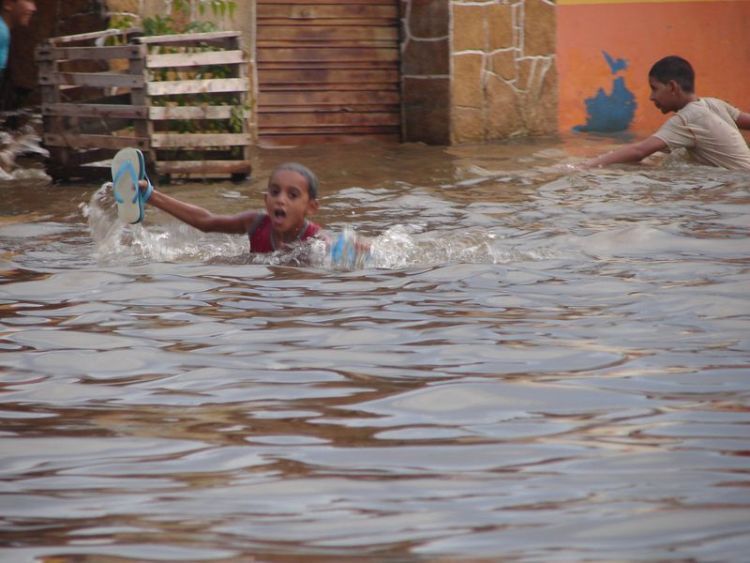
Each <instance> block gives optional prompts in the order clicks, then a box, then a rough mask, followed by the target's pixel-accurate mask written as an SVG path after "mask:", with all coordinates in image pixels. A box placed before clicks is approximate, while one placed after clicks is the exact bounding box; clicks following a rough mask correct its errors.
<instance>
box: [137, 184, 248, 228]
mask: <svg viewBox="0 0 750 563" xmlns="http://www.w3.org/2000/svg"><path fill="white" fill-rule="evenodd" d="M145 185H146V183H145V182H144V181H141V183H140V186H141V190H143V189H144V188H145ZM148 202H149V203H150V204H151V205H153V206H155V207H158V208H159V209H161V210H162V211H165V212H166V213H169V214H170V215H172V216H173V217H176V218H177V219H179V220H180V221H183V222H184V223H187V224H188V225H190V226H192V227H195V228H196V229H199V230H201V231H203V232H204V233H208V232H212V233H227V234H244V233H246V232H247V227H248V226H249V225H250V223H251V222H252V220H253V218H254V217H255V215H256V213H255V212H254V211H245V212H243V213H238V214H236V215H215V214H213V213H211V212H210V211H208V210H207V209H204V208H202V207H199V206H197V205H193V204H191V203H185V202H184V201H180V200H178V199H175V198H173V197H171V196H168V195H166V194H164V193H162V192H159V191H157V190H154V191H153V192H151V197H150V198H149V200H148Z"/></svg>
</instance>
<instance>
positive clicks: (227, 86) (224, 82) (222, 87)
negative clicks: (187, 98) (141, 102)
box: [146, 78, 249, 96]
mask: <svg viewBox="0 0 750 563" xmlns="http://www.w3.org/2000/svg"><path fill="white" fill-rule="evenodd" d="M248 87H249V86H248V83H247V79H246V78H211V79H208V80H169V81H165V82H149V83H148V85H147V87H146V89H147V92H148V94H149V95H150V96H170V95H178V94H216V93H219V92H241V93H245V92H247V90H248Z"/></svg>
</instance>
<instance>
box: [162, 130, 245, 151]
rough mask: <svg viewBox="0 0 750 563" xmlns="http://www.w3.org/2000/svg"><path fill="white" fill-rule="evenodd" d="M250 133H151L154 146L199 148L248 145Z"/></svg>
mask: <svg viewBox="0 0 750 563" xmlns="http://www.w3.org/2000/svg"><path fill="white" fill-rule="evenodd" d="M250 142H251V138H250V135H248V134H245V133H153V134H152V135H151V146H152V147H154V148H182V147H185V148H189V147H193V148H199V147H225V146H237V145H239V146H242V145H249V144H250Z"/></svg>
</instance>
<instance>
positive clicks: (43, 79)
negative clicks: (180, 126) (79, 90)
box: [39, 72, 146, 88]
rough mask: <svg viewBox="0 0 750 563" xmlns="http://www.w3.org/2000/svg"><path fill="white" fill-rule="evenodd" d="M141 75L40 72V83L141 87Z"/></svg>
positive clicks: (96, 86)
mask: <svg viewBox="0 0 750 563" xmlns="http://www.w3.org/2000/svg"><path fill="white" fill-rule="evenodd" d="M145 82H146V81H145V80H144V79H143V76H139V75H136V74H119V73H112V72H52V73H49V74H40V76H39V83H40V84H58V85H68V86H91V87H94V88H110V87H117V86H120V87H125V88H143V86H144V84H145Z"/></svg>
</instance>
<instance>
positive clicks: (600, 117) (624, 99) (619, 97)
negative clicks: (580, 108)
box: [573, 51, 638, 133]
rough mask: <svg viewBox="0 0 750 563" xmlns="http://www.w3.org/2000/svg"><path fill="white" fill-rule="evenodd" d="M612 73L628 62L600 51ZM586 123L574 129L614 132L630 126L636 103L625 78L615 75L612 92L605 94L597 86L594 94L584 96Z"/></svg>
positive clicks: (622, 67) (626, 66) (625, 65)
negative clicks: (589, 96)
mask: <svg viewBox="0 0 750 563" xmlns="http://www.w3.org/2000/svg"><path fill="white" fill-rule="evenodd" d="M602 53H603V54H604V60H606V61H607V65H608V66H609V69H610V71H611V72H612V74H613V75H616V74H617V73H618V72H620V71H623V70H626V69H627V68H628V63H627V61H626V60H625V59H615V58H613V57H612V56H610V54H609V53H607V52H605V51H602ZM585 104H586V124H585V125H576V126H575V127H573V130H575V131H590V132H595V133H616V132H618V131H625V130H626V129H628V128H629V127H630V124H631V123H632V122H633V117H634V116H635V108H636V107H637V106H638V104H637V103H636V101H635V96H634V95H633V93H632V92H631V91H630V90H628V88H627V86H625V78H624V77H622V76H616V77H615V78H614V79H613V80H612V93H611V94H607V93H606V92H605V91H604V89H603V88H599V90H598V91H597V92H596V95H595V96H593V97H591V98H586V100H585Z"/></svg>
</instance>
